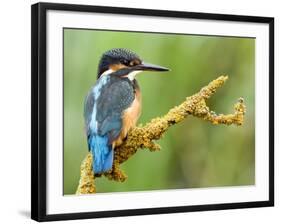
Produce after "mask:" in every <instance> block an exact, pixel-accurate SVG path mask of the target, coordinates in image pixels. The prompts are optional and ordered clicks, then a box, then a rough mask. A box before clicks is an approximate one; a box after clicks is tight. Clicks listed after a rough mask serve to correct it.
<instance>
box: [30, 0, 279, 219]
mask: <svg viewBox="0 0 281 224" xmlns="http://www.w3.org/2000/svg"><path fill="white" fill-rule="evenodd" d="M31 22H32V49H31V55H32V90H31V91H32V115H31V116H32V189H31V190H32V200H31V201H32V207H31V216H32V219H35V220H37V221H53V220H67V219H83V218H97V217H113V216H130V215H145V214H159V213H175V212H190V211H204V210H219V209H234V208H251V207H262V206H273V205H274V170H273V169H274V127H273V126H274V125H273V124H274V103H273V102H274V96H273V93H274V89H273V88H274V84H273V81H274V19H273V18H269V17H254V16H241V15H223V14H209V13H195V12H182V11H181V12H180V11H163V10H151V9H136V8H116V7H103V6H88V5H69V4H53V3H38V4H35V5H32V21H31Z"/></svg>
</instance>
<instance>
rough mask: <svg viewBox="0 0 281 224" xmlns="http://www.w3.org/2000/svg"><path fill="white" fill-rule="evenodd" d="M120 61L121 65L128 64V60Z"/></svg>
mask: <svg viewBox="0 0 281 224" xmlns="http://www.w3.org/2000/svg"><path fill="white" fill-rule="evenodd" d="M121 62H122V64H123V65H127V66H128V65H129V64H130V62H129V61H128V60H126V59H124V60H122V61H121Z"/></svg>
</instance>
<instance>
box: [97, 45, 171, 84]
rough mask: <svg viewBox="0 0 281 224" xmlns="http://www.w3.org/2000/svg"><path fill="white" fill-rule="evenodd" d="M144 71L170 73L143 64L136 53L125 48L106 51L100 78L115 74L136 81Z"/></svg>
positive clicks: (100, 69) (162, 68) (161, 68)
mask: <svg viewBox="0 0 281 224" xmlns="http://www.w3.org/2000/svg"><path fill="white" fill-rule="evenodd" d="M142 71H159V72H163V71H169V69H168V68H165V67H162V66H158V65H153V64H149V63H145V62H143V61H142V60H141V59H140V57H139V56H138V55H137V54H135V53H134V52H132V51H130V50H127V49H124V48H114V49H111V50H109V51H106V52H105V53H104V54H103V55H102V57H101V59H100V62H99V67H98V77H97V78H99V77H101V76H102V75H108V74H111V73H113V72H114V74H116V75H120V76H121V77H128V78H129V79H131V80H132V79H134V78H135V75H136V74H137V73H139V72H142Z"/></svg>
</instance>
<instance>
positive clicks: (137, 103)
mask: <svg viewBox="0 0 281 224" xmlns="http://www.w3.org/2000/svg"><path fill="white" fill-rule="evenodd" d="M140 114H141V93H140V91H139V90H138V89H137V90H136V93H135V99H134V101H133V102H132V104H131V106H130V107H129V108H127V109H126V110H125V111H124V112H123V117H122V129H121V132H120V135H119V136H118V138H117V139H116V140H115V141H113V143H112V146H113V148H115V147H116V146H118V145H121V143H122V141H123V139H124V138H125V137H126V136H127V134H128V132H129V130H130V129H131V128H133V127H135V126H136V124H137V121H138V119H139V117H140Z"/></svg>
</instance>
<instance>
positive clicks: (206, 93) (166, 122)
mask: <svg viewBox="0 0 281 224" xmlns="http://www.w3.org/2000/svg"><path fill="white" fill-rule="evenodd" d="M227 79H228V77H227V76H220V77H218V78H217V79H215V80H213V81H212V82H210V83H209V84H208V85H207V86H205V87H203V88H202V89H201V90H200V91H199V92H198V93H196V94H194V95H193V96H190V97H187V98H186V99H185V101H184V102H183V103H181V104H180V105H178V106H176V107H174V108H172V109H170V111H169V112H168V113H167V114H166V115H164V116H162V117H157V118H154V119H152V120H151V121H150V122H149V123H147V124H146V125H144V126H137V127H135V128H133V129H132V130H131V131H130V132H129V133H128V136H127V138H126V140H125V141H124V142H123V144H122V145H120V146H119V147H117V148H116V149H115V150H114V163H113V168H112V170H111V171H110V172H107V173H105V174H103V175H104V176H106V177H107V178H108V179H110V180H115V181H121V182H123V181H125V180H126V178H127V176H126V174H124V172H123V171H122V170H121V169H120V164H121V163H123V162H125V161H127V160H128V159H129V158H130V157H131V156H133V155H134V154H135V153H136V152H137V150H138V149H144V148H147V149H149V150H150V151H157V150H160V146H159V145H158V144H157V143H155V142H154V141H155V140H158V139H160V138H161V137H162V136H163V134H164V133H165V132H166V131H167V130H168V128H169V127H170V126H172V125H175V124H177V123H179V122H181V121H183V120H184V119H185V118H186V117H187V116H189V115H192V116H195V117H198V118H201V119H203V120H206V121H209V122H211V123H212V124H214V125H217V124H226V125H231V124H235V125H242V124H243V119H244V114H245V112H246V106H245V104H244V100H243V98H239V99H238V102H237V103H236V104H235V105H234V113H233V114H227V115H224V114H219V115H217V114H216V113H215V112H213V111H211V110H210V109H209V107H208V106H207V105H206V100H207V99H209V98H210V97H211V96H212V95H213V94H214V93H215V92H216V90H217V89H218V88H220V87H221V86H222V85H223V84H224V83H225V81H226V80H227ZM80 175H81V176H80V181H79V186H78V188H77V191H76V194H90V193H95V192H96V187H95V184H94V179H95V178H97V177H100V175H99V176H97V175H96V176H95V175H94V174H93V171H92V156H91V155H90V153H88V155H87V156H86V158H85V159H84V161H83V162H82V165H81V169H80Z"/></svg>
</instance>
